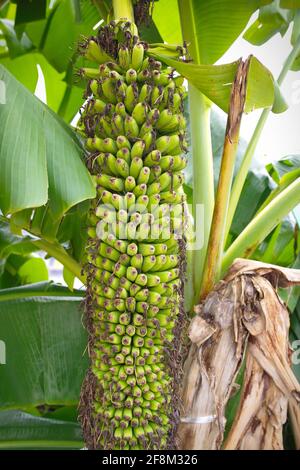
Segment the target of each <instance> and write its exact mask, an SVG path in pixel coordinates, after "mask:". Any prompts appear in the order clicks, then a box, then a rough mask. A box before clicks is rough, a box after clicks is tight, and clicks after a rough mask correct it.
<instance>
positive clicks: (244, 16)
mask: <svg viewBox="0 0 300 470" xmlns="http://www.w3.org/2000/svg"><path fill="white" fill-rule="evenodd" d="M271 1H272V0H239V1H232V0H209V1H202V0H200V1H199V0H179V9H180V12H181V21H182V23H183V24H184V23H185V22H188V24H187V25H186V27H185V28H184V29H185V31H190V36H189V37H184V40H185V41H187V42H191V40H194V38H196V44H193V50H195V51H196V54H197V56H198V57H193V59H194V60H195V61H197V62H198V63H202V64H213V63H214V62H216V61H217V60H218V59H219V58H220V57H221V56H222V55H223V54H224V53H225V52H226V50H227V49H228V48H229V47H230V46H231V45H232V43H233V42H234V41H235V40H236V39H237V38H238V36H239V35H240V34H241V32H242V31H243V29H244V28H245V26H246V25H247V23H248V21H249V19H250V17H251V15H252V14H253V13H254V12H255V11H256V10H257V9H258V8H259V7H261V6H263V5H266V4H268V3H271Z"/></svg>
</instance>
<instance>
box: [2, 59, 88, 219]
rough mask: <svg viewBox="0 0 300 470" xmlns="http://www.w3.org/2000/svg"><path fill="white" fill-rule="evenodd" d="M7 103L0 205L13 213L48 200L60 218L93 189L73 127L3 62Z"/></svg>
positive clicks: (3, 119)
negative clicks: (7, 68)
mask: <svg viewBox="0 0 300 470" xmlns="http://www.w3.org/2000/svg"><path fill="white" fill-rule="evenodd" d="M0 80H2V81H3V82H4V84H5V87H6V104H5V105H1V106H0V119H1V123H2V126H1V129H0V140H1V152H0V161H1V173H0V186H1V194H0V208H1V210H2V211H3V212H4V213H6V214H7V213H14V212H17V211H20V210H22V209H26V208H30V207H39V206H42V205H44V204H46V203H47V201H48V200H49V210H50V212H51V214H52V218H53V219H54V220H58V219H60V218H61V217H62V215H63V214H64V213H65V212H66V211H67V210H68V209H69V208H70V207H72V206H74V205H75V204H77V203H78V202H80V201H83V200H86V199H89V198H93V197H94V196H95V189H94V187H93V184H92V181H91V178H90V175H89V173H88V172H87V170H86V168H85V166H84V163H83V162H82V160H81V156H82V149H81V147H80V145H79V142H78V140H77V139H76V137H75V135H74V133H73V132H72V131H71V129H70V128H69V127H68V126H67V125H65V124H64V123H63V122H62V121H61V120H60V119H59V118H58V117H57V116H56V115H55V114H54V113H52V112H51V110H50V109H49V108H48V107H47V106H45V105H44V104H43V103H41V102H40V101H39V100H38V99H37V98H35V97H34V96H32V95H31V94H30V93H29V91H28V90H26V88H24V87H23V85H21V84H20V83H19V82H18V81H17V80H16V79H15V78H14V77H13V76H12V75H11V74H10V73H9V72H8V71H7V70H6V69H5V68H4V67H3V66H2V65H0Z"/></svg>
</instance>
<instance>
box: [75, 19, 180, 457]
mask: <svg viewBox="0 0 300 470" xmlns="http://www.w3.org/2000/svg"><path fill="white" fill-rule="evenodd" d="M166 47H170V51H169V52H170V53H172V46H166ZM162 48H163V45H160V46H158V45H154V46H153V47H152V49H151V48H149V46H147V45H146V44H145V43H142V42H140V41H139V39H138V36H137V34H136V27H135V25H133V24H131V23H129V22H119V23H116V22H112V23H110V24H109V25H108V26H105V27H103V28H100V31H99V33H98V36H97V37H93V38H90V39H88V40H87V41H85V43H84V45H83V46H82V52H83V54H84V56H85V57H86V59H88V60H89V61H93V62H96V63H97V66H96V67H94V68H92V67H88V68H82V69H81V70H80V75H81V76H82V77H85V78H86V79H87V80H88V87H87V96H88V99H87V103H86V105H85V107H84V109H83V110H82V115H81V120H80V123H79V128H80V130H81V132H82V134H83V135H84V136H85V141H86V149H87V150H88V152H89V153H88V157H87V165H88V168H89V170H90V172H91V174H92V175H93V179H94V181H95V185H96V187H97V199H96V200H94V201H93V202H92V204H91V209H90V213H89V217H88V222H89V223H88V235H89V242H88V246H87V268H86V269H87V272H88V287H87V298H86V314H87V325H88V330H89V335H90V347H89V353H90V358H91V371H92V374H93V377H94V378H95V383H96V385H95V387H94V389H93V394H92V399H90V395H89V399H88V400H87V397H86V396H84V395H85V394H86V392H85V388H83V392H82V393H83V397H82V403H84V404H85V405H84V406H87V405H86V404H87V403H88V406H89V408H90V409H89V410H88V412H86V411H85V410H84V409H83V407H81V414H82V417H81V419H82V422H83V427H84V433H85V438H86V441H87V444H88V446H89V447H90V448H102V449H166V448H174V446H175V444H174V433H175V429H176V425H177V421H178V415H179V410H178V403H177V400H178V387H179V383H178V382H179V381H178V373H179V372H178V371H179V370H180V367H178V366H179V364H180V363H181V333H182V330H183V329H184V319H183V315H184V314H183V309H182V277H183V273H182V266H183V263H184V259H183V258H184V242H183V241H180V239H181V238H182V235H183V233H184V224H185V214H184V201H185V194H184V191H183V183H184V174H183V170H184V168H185V166H186V163H187V162H186V157H185V156H184V152H185V148H186V142H185V127H186V123H185V119H184V117H183V113H182V107H183V104H182V100H183V95H184V92H185V90H184V88H183V85H182V79H181V77H174V70H173V69H171V68H169V67H166V66H164V65H163V64H162V63H161V62H160V61H158V60H156V59H154V58H153V57H152V56H150V52H151V51H150V49H151V50H152V52H151V54H153V50H155V49H159V50H160V49H162ZM173 49H174V51H173V52H174V53H175V50H176V49H175V48H173ZM176 53H177V54H178V52H176ZM86 415H88V417H89V419H85V418H86Z"/></svg>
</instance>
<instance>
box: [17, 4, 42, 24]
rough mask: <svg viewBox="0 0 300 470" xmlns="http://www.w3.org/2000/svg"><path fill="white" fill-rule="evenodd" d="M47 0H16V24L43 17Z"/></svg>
mask: <svg viewBox="0 0 300 470" xmlns="http://www.w3.org/2000/svg"><path fill="white" fill-rule="evenodd" d="M46 9H47V0H17V12H16V25H19V24H24V23H28V22H30V21H37V20H40V19H43V18H45V15H46Z"/></svg>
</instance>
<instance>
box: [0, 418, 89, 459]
mask: <svg viewBox="0 0 300 470" xmlns="http://www.w3.org/2000/svg"><path fill="white" fill-rule="evenodd" d="M82 447H83V442H82V436H81V430H80V427H79V424H77V423H76V422H68V421H63V420H58V419H50V418H43V417H41V416H33V415H31V414H29V413H25V412H24V411H20V410H9V411H1V412H0V449H6V450H8V449H10V450H22V449H24V450H29V449H40V450H42V449H47V450H56V449H57V450H63V449H69V450H70V449H80V448H82Z"/></svg>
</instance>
